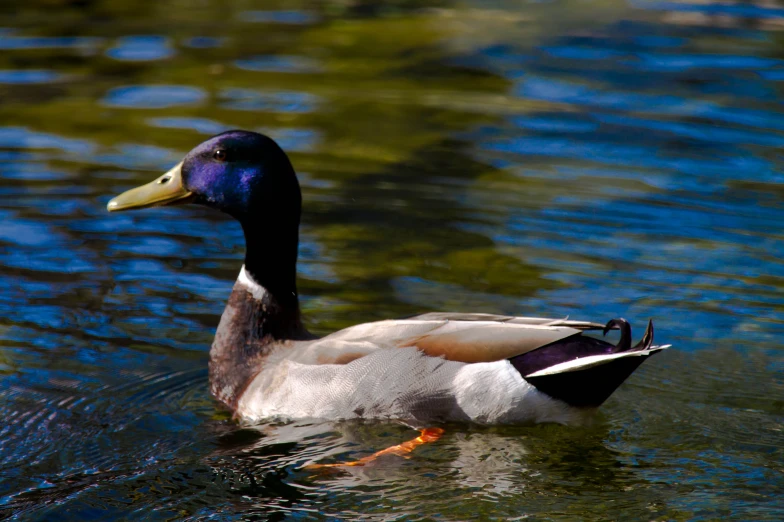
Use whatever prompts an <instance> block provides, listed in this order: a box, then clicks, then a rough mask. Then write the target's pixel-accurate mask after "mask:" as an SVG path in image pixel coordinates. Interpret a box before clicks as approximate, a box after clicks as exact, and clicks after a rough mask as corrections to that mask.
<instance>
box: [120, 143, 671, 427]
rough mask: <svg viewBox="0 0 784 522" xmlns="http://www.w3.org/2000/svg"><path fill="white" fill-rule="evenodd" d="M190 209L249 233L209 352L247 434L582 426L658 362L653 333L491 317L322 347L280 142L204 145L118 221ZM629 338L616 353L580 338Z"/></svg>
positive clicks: (371, 327)
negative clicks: (356, 421) (322, 424)
mask: <svg viewBox="0 0 784 522" xmlns="http://www.w3.org/2000/svg"><path fill="white" fill-rule="evenodd" d="M187 201H193V202H196V203H201V204H204V205H207V206H211V207H214V208H217V209H219V210H222V211H224V212H226V213H228V214H230V215H232V216H233V217H235V218H236V219H237V220H238V221H239V222H240V223H241V224H242V227H243V231H244V233H245V241H246V255H245V264H244V265H243V267H242V270H241V271H240V275H239V277H238V279H237V282H236V283H235V285H234V288H233V290H232V293H231V295H230V297H229V301H228V304H227V306H226V309H225V310H224V312H223V315H222V317H221V321H220V324H219V326H218V329H217V331H216V335H215V340H214V342H213V345H212V348H211V350H210V385H211V390H212V393H213V394H214V395H215V397H216V398H218V399H219V400H220V401H222V402H223V403H224V404H226V405H227V406H228V407H229V408H231V409H232V411H233V412H234V414H235V416H236V417H237V418H239V419H241V420H243V421H247V422H255V421H259V420H262V419H280V420H293V419H304V418H319V419H329V420H338V419H352V418H362V419H396V420H401V421H405V422H407V423H409V424H411V425H418V426H423V425H427V424H431V423H434V422H447V421H450V422H451V421H458V422H474V423H479V424H533V423H540V422H556V423H561V424H581V423H583V422H585V421H586V420H587V419H588V418H590V416H591V415H592V413H593V412H594V411H595V410H596V409H597V408H598V406H600V405H601V404H602V403H603V402H604V400H605V399H607V397H609V395H610V394H611V393H612V392H613V391H614V390H615V389H616V388H617V387H618V386H620V384H621V383H622V382H623V381H624V380H625V379H626V378H627V377H628V376H629V375H630V374H631V373H632V372H633V371H634V370H635V369H636V368H637V367H638V366H639V365H640V364H641V363H642V362H643V361H644V360H645V359H647V358H648V357H649V356H651V355H653V354H654V353H656V352H658V351H660V350H662V349H663V348H666V346H654V345H653V344H652V342H653V329H652V325H651V324H650V323H649V325H648V329H647V330H646V332H645V335H644V336H643V339H642V341H640V343H638V344H637V345H635V346H632V345H631V328H630V327H629V325H628V323H626V321H624V320H622V319H618V320H612V321H610V322H609V323H607V325H606V326H605V325H602V324H598V323H592V322H583V321H569V320H558V319H555V320H554V319H544V318H529V317H510V316H497V315H489V314H460V313H431V314H424V315H420V316H416V317H411V318H408V319H402V320H389V321H378V322H373V323H366V324H360V325H356V326H353V327H350V328H346V329H344V330H341V331H339V332H335V333H333V334H330V335H327V336H325V337H322V338H316V337H314V336H312V335H311V334H309V333H308V331H307V330H306V329H305V327H304V326H303V324H302V321H301V317H300V311H299V305H298V294H297V290H296V254H297V243H298V227H299V218H300V207H301V195H300V190H299V184H298V183H297V180H296V175H295V174H294V170H293V168H292V167H291V164H290V162H289V160H288V158H287V156H286V155H285V153H284V152H283V151H282V150H281V149H280V148H279V147H278V146H277V144H275V143H274V141H272V140H271V139H269V138H267V137H265V136H262V135H260V134H256V133H252V132H246V131H229V132H227V133H223V134H220V135H218V136H215V137H213V138H211V139H210V140H207V141H206V142H204V143H202V144H201V145H199V146H197V147H196V148H195V149H194V150H193V151H191V152H190V153H189V154H188V155H187V156H186V157H185V159H184V160H183V161H182V162H181V163H180V164H178V165H177V166H176V167H174V168H173V169H172V170H170V171H169V172H167V173H166V174H164V175H163V176H161V177H160V178H158V179H157V180H155V181H153V182H152V183H150V184H148V185H145V186H143V187H139V188H137V189H133V190H131V191H128V192H126V193H123V194H121V195H120V196H118V197H116V198H114V199H113V200H112V201H110V202H109V205H108V208H109V210H110V211H117V210H127V209H133V208H142V207H146V206H156V205H170V204H178V203H183V202H187ZM610 328H619V329H620V330H621V339H620V341H619V342H618V344H617V345H612V344H610V343H607V342H605V341H603V340H601V339H597V338H594V337H590V336H587V335H584V332H586V331H590V330H604V333H607V331H608V330H609V329H610Z"/></svg>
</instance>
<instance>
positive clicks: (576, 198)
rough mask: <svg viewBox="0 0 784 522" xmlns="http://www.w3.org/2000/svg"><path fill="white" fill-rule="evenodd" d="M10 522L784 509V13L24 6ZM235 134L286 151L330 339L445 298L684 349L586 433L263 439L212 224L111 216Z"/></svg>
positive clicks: (447, 305)
mask: <svg viewBox="0 0 784 522" xmlns="http://www.w3.org/2000/svg"><path fill="white" fill-rule="evenodd" d="M0 13H2V16H1V17H0V288H1V289H2V290H0V397H2V400H0V416H1V417H2V419H3V422H2V424H0V518H5V517H9V518H14V519H18V520H65V519H73V520H112V519H124V520H142V519H145V520H173V519H177V520H179V519H187V520H206V519H210V520H240V519H242V520H281V519H284V518H289V517H290V518H294V519H307V518H316V519H318V518H322V519H332V518H334V519H355V520H376V519H377V520H417V519H441V520H466V519H471V518H477V519H484V520H490V519H522V518H526V517H531V518H533V519H537V520H541V519H550V520H575V519H582V520H608V519H613V520H665V519H667V520H713V519H718V518H733V519H743V520H781V519H784V500H783V499H784V351H783V349H782V343H781V339H782V335H783V334H784V265H782V261H781V260H782V257H784V243H783V242H782V239H784V232H782V230H784V174H783V172H784V155H782V152H781V150H782V146H783V145H784V105H782V87H784V85H783V84H782V82H784V32H782V30H784V6H779V5H778V4H777V3H775V2H772V1H768V2H759V3H740V2H738V3H729V2H723V3H711V2H710V1H708V2H694V3H688V2H657V1H647V0H629V1H626V2H624V1H620V0H606V1H598V0H597V1H578V0H563V1H552V2H531V3H528V4H521V3H519V2H501V1H498V2H495V1H487V2H481V1H477V2H471V1H468V2H460V3H452V2H449V1H443V2H440V1H433V2H412V1H398V2H385V3H381V2H370V1H362V0H357V1H349V2H346V1H341V2H328V3H315V2H286V3H285V4H284V3H283V2H258V1H254V0H244V1H238V2H234V3H232V4H231V5H226V4H225V3H224V2H219V1H217V0H214V1H212V0H209V1H208V0H204V1H201V2H196V3H188V2H175V1H172V0H168V1H151V0H150V1H141V0H139V1H135V2H119V1H112V0H82V1H71V2H52V1H46V0H27V1H25V2H13V3H6V4H5V5H3V6H0ZM228 128H245V129H253V130H261V131H263V132H266V133H268V134H270V135H271V136H273V137H274V138H276V139H277V140H278V141H279V142H280V143H281V145H282V146H283V147H284V148H285V149H286V150H287V151H289V153H290V155H291V158H292V161H293V163H294V165H295V168H296V169H297V170H298V172H299V175H300V181H301V183H302V186H303V193H304V200H305V214H304V216H303V226H302V243H301V248H300V265H299V267H300V279H299V288H300V292H301V293H302V295H303V302H302V304H303V309H304V313H305V315H306V317H307V324H308V326H309V328H310V329H311V330H313V331H315V332H317V333H327V332H330V331H332V330H334V329H337V328H340V327H344V326H348V325H351V324H354V323H356V322H360V321H370V320H376V319H382V318H389V317H401V316H405V315H408V314H413V313H417V312H425V311H431V310H450V311H483V312H500V313H507V314H519V315H542V316H550V317H561V316H569V317H571V318H573V319H586V320H596V321H602V322H603V321H606V320H607V319H609V318H611V317H617V316H622V317H625V318H626V319H628V320H630V321H631V323H632V325H633V326H634V327H635V337H639V336H640V335H641V333H642V326H643V325H644V323H645V321H646V320H647V319H648V318H653V319H654V321H655V323H656V327H657V329H656V338H657V341H659V342H661V343H672V344H673V345H674V347H673V348H672V349H671V350H669V351H667V352H664V353H663V354H661V355H658V356H656V357H655V358H653V359H651V360H650V361H649V362H647V363H646V364H644V365H643V366H642V367H641V368H640V370H639V371H637V372H636V373H635V374H634V375H633V376H632V377H631V378H630V379H629V380H628V381H627V383H626V384H624V385H623V386H622V387H621V388H620V389H619V390H618V391H617V393H615V394H614V395H613V397H611V398H610V400H609V401H608V402H607V403H606V404H605V406H604V407H603V408H602V410H601V413H600V415H599V417H598V419H597V422H596V423H595V425H593V426H592V427H589V428H580V429H576V428H567V427H562V426H536V427H521V428H502V429H501V428H498V429H484V428H476V427H469V426H447V432H446V435H445V436H444V438H443V439H442V440H441V441H439V442H438V443H436V444H431V445H427V446H424V447H422V448H419V449H418V450H416V451H415V452H414V453H413V454H412V455H411V457H410V458H408V459H402V458H389V459H386V460H383V461H378V462H377V465H375V466H370V467H367V468H354V469H351V470H349V471H347V472H342V473H314V472H313V471H308V470H305V469H303V466H304V465H305V464H307V463H310V462H333V461H336V460H341V459H342V460H350V459H355V458H359V457H361V456H364V455H368V454H370V453H372V452H374V451H377V450H379V449H381V448H383V447H386V446H390V445H393V444H397V443H400V442H402V441H403V440H406V439H408V438H410V437H411V436H412V433H413V432H412V431H411V430H409V429H407V428H405V427H404V426H400V425H398V424H394V423H390V424H381V423H365V424H359V423H337V424H335V423H314V422H311V423H298V424H290V425H261V426H254V427H244V428H241V427H239V426H238V425H237V424H236V423H235V422H233V421H232V420H231V418H230V415H229V414H228V413H227V412H226V411H224V410H223V409H221V408H220V407H219V406H218V404H217V403H216V402H215V401H214V400H213V399H212V398H211V397H210V395H209V393H208V382H207V370H206V365H207V352H208V349H209V345H210V343H211V340H212V336H213V332H214V329H215V327H216V325H217V321H218V318H219V315H220V313H221V311H222V310H223V306H224V302H225V300H226V298H227V296H228V294H229V291H230V288H231V285H232V284H233V281H234V279H235V278H236V276H237V273H238V271H239V266H240V264H241V258H242V252H243V241H242V236H241V232H240V229H239V226H238V225H236V224H235V223H233V222H232V221H230V220H229V219H228V218H226V217H224V216H221V215H218V214H217V213H214V212H211V211H209V210H207V209H202V208H193V207H187V208H186V207H180V208H173V209H152V210H147V211H142V212H135V213H128V214H120V215H109V214H107V213H106V211H105V205H106V202H107V201H108V199H109V198H110V197H111V196H112V195H114V194H117V193H119V192H120V191H122V190H125V189H127V188H130V187H133V186H135V185H138V184H140V183H143V182H146V181H148V180H151V179H153V178H154V177H156V176H158V175H159V174H160V173H161V172H163V171H164V170H166V169H168V168H169V167H171V166H172V165H173V164H174V163H176V162H177V161H178V160H179V159H180V158H181V156H182V155H183V154H184V153H185V152H187V151H188V150H189V149H190V148H191V147H193V146H194V145H196V144H197V143H199V142H200V141H202V140H204V139H206V138H207V137H208V136H209V135H211V134H214V133H217V132H220V131H222V130H224V129H228Z"/></svg>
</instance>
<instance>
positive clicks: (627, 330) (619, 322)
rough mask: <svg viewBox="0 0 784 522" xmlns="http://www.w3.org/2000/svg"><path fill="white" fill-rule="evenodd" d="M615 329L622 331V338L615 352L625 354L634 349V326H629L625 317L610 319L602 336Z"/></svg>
mask: <svg viewBox="0 0 784 522" xmlns="http://www.w3.org/2000/svg"><path fill="white" fill-rule="evenodd" d="M613 327H618V328H620V330H621V338H620V340H619V341H618V344H617V345H615V350H613V352H616V353H617V352H625V351H626V350H628V349H629V348H631V347H632V326H631V325H630V324H629V321H627V320H626V319H624V318H623V317H619V318H618V319H610V320H609V321H607V325H605V327H604V330H603V331H602V334H603V335H607V332H609V331H610V329H612V328H613Z"/></svg>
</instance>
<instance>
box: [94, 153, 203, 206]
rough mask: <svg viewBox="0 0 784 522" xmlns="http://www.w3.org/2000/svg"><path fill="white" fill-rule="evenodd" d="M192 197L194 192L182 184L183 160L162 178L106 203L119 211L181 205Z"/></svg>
mask: <svg viewBox="0 0 784 522" xmlns="http://www.w3.org/2000/svg"><path fill="white" fill-rule="evenodd" d="M191 199H193V193H192V192H190V191H189V190H187V189H186V188H185V187H184V186H183V184H182V162H180V163H178V164H177V165H175V166H174V167H173V168H172V169H171V170H170V171H168V172H167V173H166V174H164V175H163V176H161V177H160V178H158V179H156V180H154V181H151V182H150V183H147V184H146V185H142V186H141V187H136V188H134V189H131V190H128V191H126V192H123V193H122V194H120V195H119V196H117V197H114V198H112V200H111V201H109V204H108V205H106V209H107V210H108V211H109V212H119V211H121V210H132V209H136V208H147V207H160V206H164V205H179V204H182V203H187V202H188V201H190V200H191Z"/></svg>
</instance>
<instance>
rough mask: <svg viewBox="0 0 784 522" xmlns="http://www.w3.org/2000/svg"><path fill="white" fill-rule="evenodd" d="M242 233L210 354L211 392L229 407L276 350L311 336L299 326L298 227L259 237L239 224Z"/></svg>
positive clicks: (266, 231) (231, 406) (249, 228)
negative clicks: (239, 263) (236, 270)
mask: <svg viewBox="0 0 784 522" xmlns="http://www.w3.org/2000/svg"><path fill="white" fill-rule="evenodd" d="M297 225H298V223H297ZM270 228H272V227H270ZM243 230H244V231H245V240H246V245H247V250H246V254H245V265H244V266H243V267H242V270H241V271H240V275H239V277H238V278H237V282H236V283H235V284H234V289H233V290H232V292H231V296H230V297H229V302H228V304H227V305H226V309H225V310H224V311H223V315H222V316H221V320H220V324H219V325H218V330H217V331H216V332H215V341H214V342H213V344H212V348H211V350H210V382H211V386H212V393H213V394H214V395H215V396H216V397H217V398H218V399H220V400H221V401H223V402H224V403H226V404H227V405H228V406H229V407H230V408H236V407H237V401H238V400H239V397H240V395H241V394H242V392H243V391H244V389H245V387H246V386H247V385H248V383H249V382H250V381H251V380H252V378H253V377H254V375H255V374H256V372H258V370H259V366H260V365H261V364H263V361H264V359H265V358H266V356H267V355H269V353H270V352H271V351H272V350H273V349H274V348H275V347H276V346H281V344H283V343H285V342H286V341H292V340H301V339H309V338H311V336H310V334H309V333H308V332H307V330H306V329H305V328H304V327H303V326H302V321H301V319H300V311H299V300H298V297H297V286H296V263H297V244H298V237H297V227H294V228H293V230H292V229H291V228H289V229H288V230H286V229H285V228H284V227H280V226H278V227H275V231H272V232H270V231H268V230H265V232H264V234H262V235H259V234H255V233H252V232H251V230H255V229H253V228H251V227H248V226H246V224H245V223H243Z"/></svg>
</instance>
